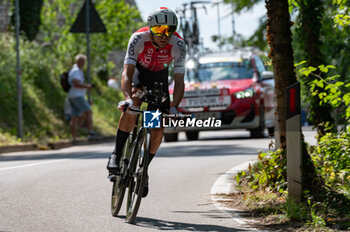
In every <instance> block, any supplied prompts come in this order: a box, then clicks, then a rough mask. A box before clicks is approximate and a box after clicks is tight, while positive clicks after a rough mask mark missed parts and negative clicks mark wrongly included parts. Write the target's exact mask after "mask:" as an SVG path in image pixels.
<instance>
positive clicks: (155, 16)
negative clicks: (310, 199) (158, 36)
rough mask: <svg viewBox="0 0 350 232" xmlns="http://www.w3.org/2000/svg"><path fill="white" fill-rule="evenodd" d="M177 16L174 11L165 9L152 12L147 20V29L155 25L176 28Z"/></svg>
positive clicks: (161, 8)
mask: <svg viewBox="0 0 350 232" xmlns="http://www.w3.org/2000/svg"><path fill="white" fill-rule="evenodd" d="M177 23H178V22H177V16H176V14H175V13H174V11H172V10H170V9H168V8H167V7H160V8H158V9H156V10H155V11H153V12H152V13H151V14H150V15H149V16H148V18H147V24H148V26H149V27H153V26H157V25H168V26H174V27H175V28H176V27H177Z"/></svg>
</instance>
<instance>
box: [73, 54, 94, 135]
mask: <svg viewBox="0 0 350 232" xmlns="http://www.w3.org/2000/svg"><path fill="white" fill-rule="evenodd" d="M85 60H86V56H85V55H83V54H78V55H77V56H76V57H75V64H74V65H73V67H72V69H71V70H70V71H69V74H68V83H69V84H70V86H71V88H70V89H69V91H68V99H69V102H70V104H71V107H72V119H71V120H70V128H71V133H72V137H73V141H74V140H76V138H77V124H78V121H79V116H83V118H84V119H85V120H86V124H87V128H88V130H89V135H88V137H89V138H94V137H95V133H94V131H93V130H92V111H91V108H90V104H89V102H88V101H87V100H86V99H85V93H86V90H92V88H93V87H92V85H91V84H85V83H84V81H85V80H84V73H83V67H84V65H85Z"/></svg>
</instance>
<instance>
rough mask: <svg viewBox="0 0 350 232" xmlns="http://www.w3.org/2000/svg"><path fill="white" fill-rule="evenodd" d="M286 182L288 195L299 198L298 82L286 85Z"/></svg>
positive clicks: (300, 146)
mask: <svg viewBox="0 0 350 232" xmlns="http://www.w3.org/2000/svg"><path fill="white" fill-rule="evenodd" d="M286 93H287V122H286V127H287V128H286V129H287V182H288V197H289V198H292V199H294V200H296V201H300V200H301V194H302V144H301V142H302V138H301V116H300V83H299V82H296V83H295V84H293V85H290V86H289V87H287V91H286Z"/></svg>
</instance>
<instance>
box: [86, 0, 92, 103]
mask: <svg viewBox="0 0 350 232" xmlns="http://www.w3.org/2000/svg"><path fill="white" fill-rule="evenodd" d="M86 43H87V44H86V56H87V68H86V76H87V82H88V84H90V83H91V81H90V0H87V1H86ZM88 100H89V103H91V93H90V91H88Z"/></svg>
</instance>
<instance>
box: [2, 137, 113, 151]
mask: <svg viewBox="0 0 350 232" xmlns="http://www.w3.org/2000/svg"><path fill="white" fill-rule="evenodd" d="M114 139H115V136H107V137H101V138H100V139H81V140H76V141H65V140H63V141H55V142H49V143H48V144H47V145H46V146H42V145H38V144H35V143H31V144H18V145H6V146H0V155H1V154H3V153H10V152H19V151H38V150H59V149H62V148H66V147H71V146H80V145H90V144H98V143H104V142H109V141H112V140H114Z"/></svg>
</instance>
